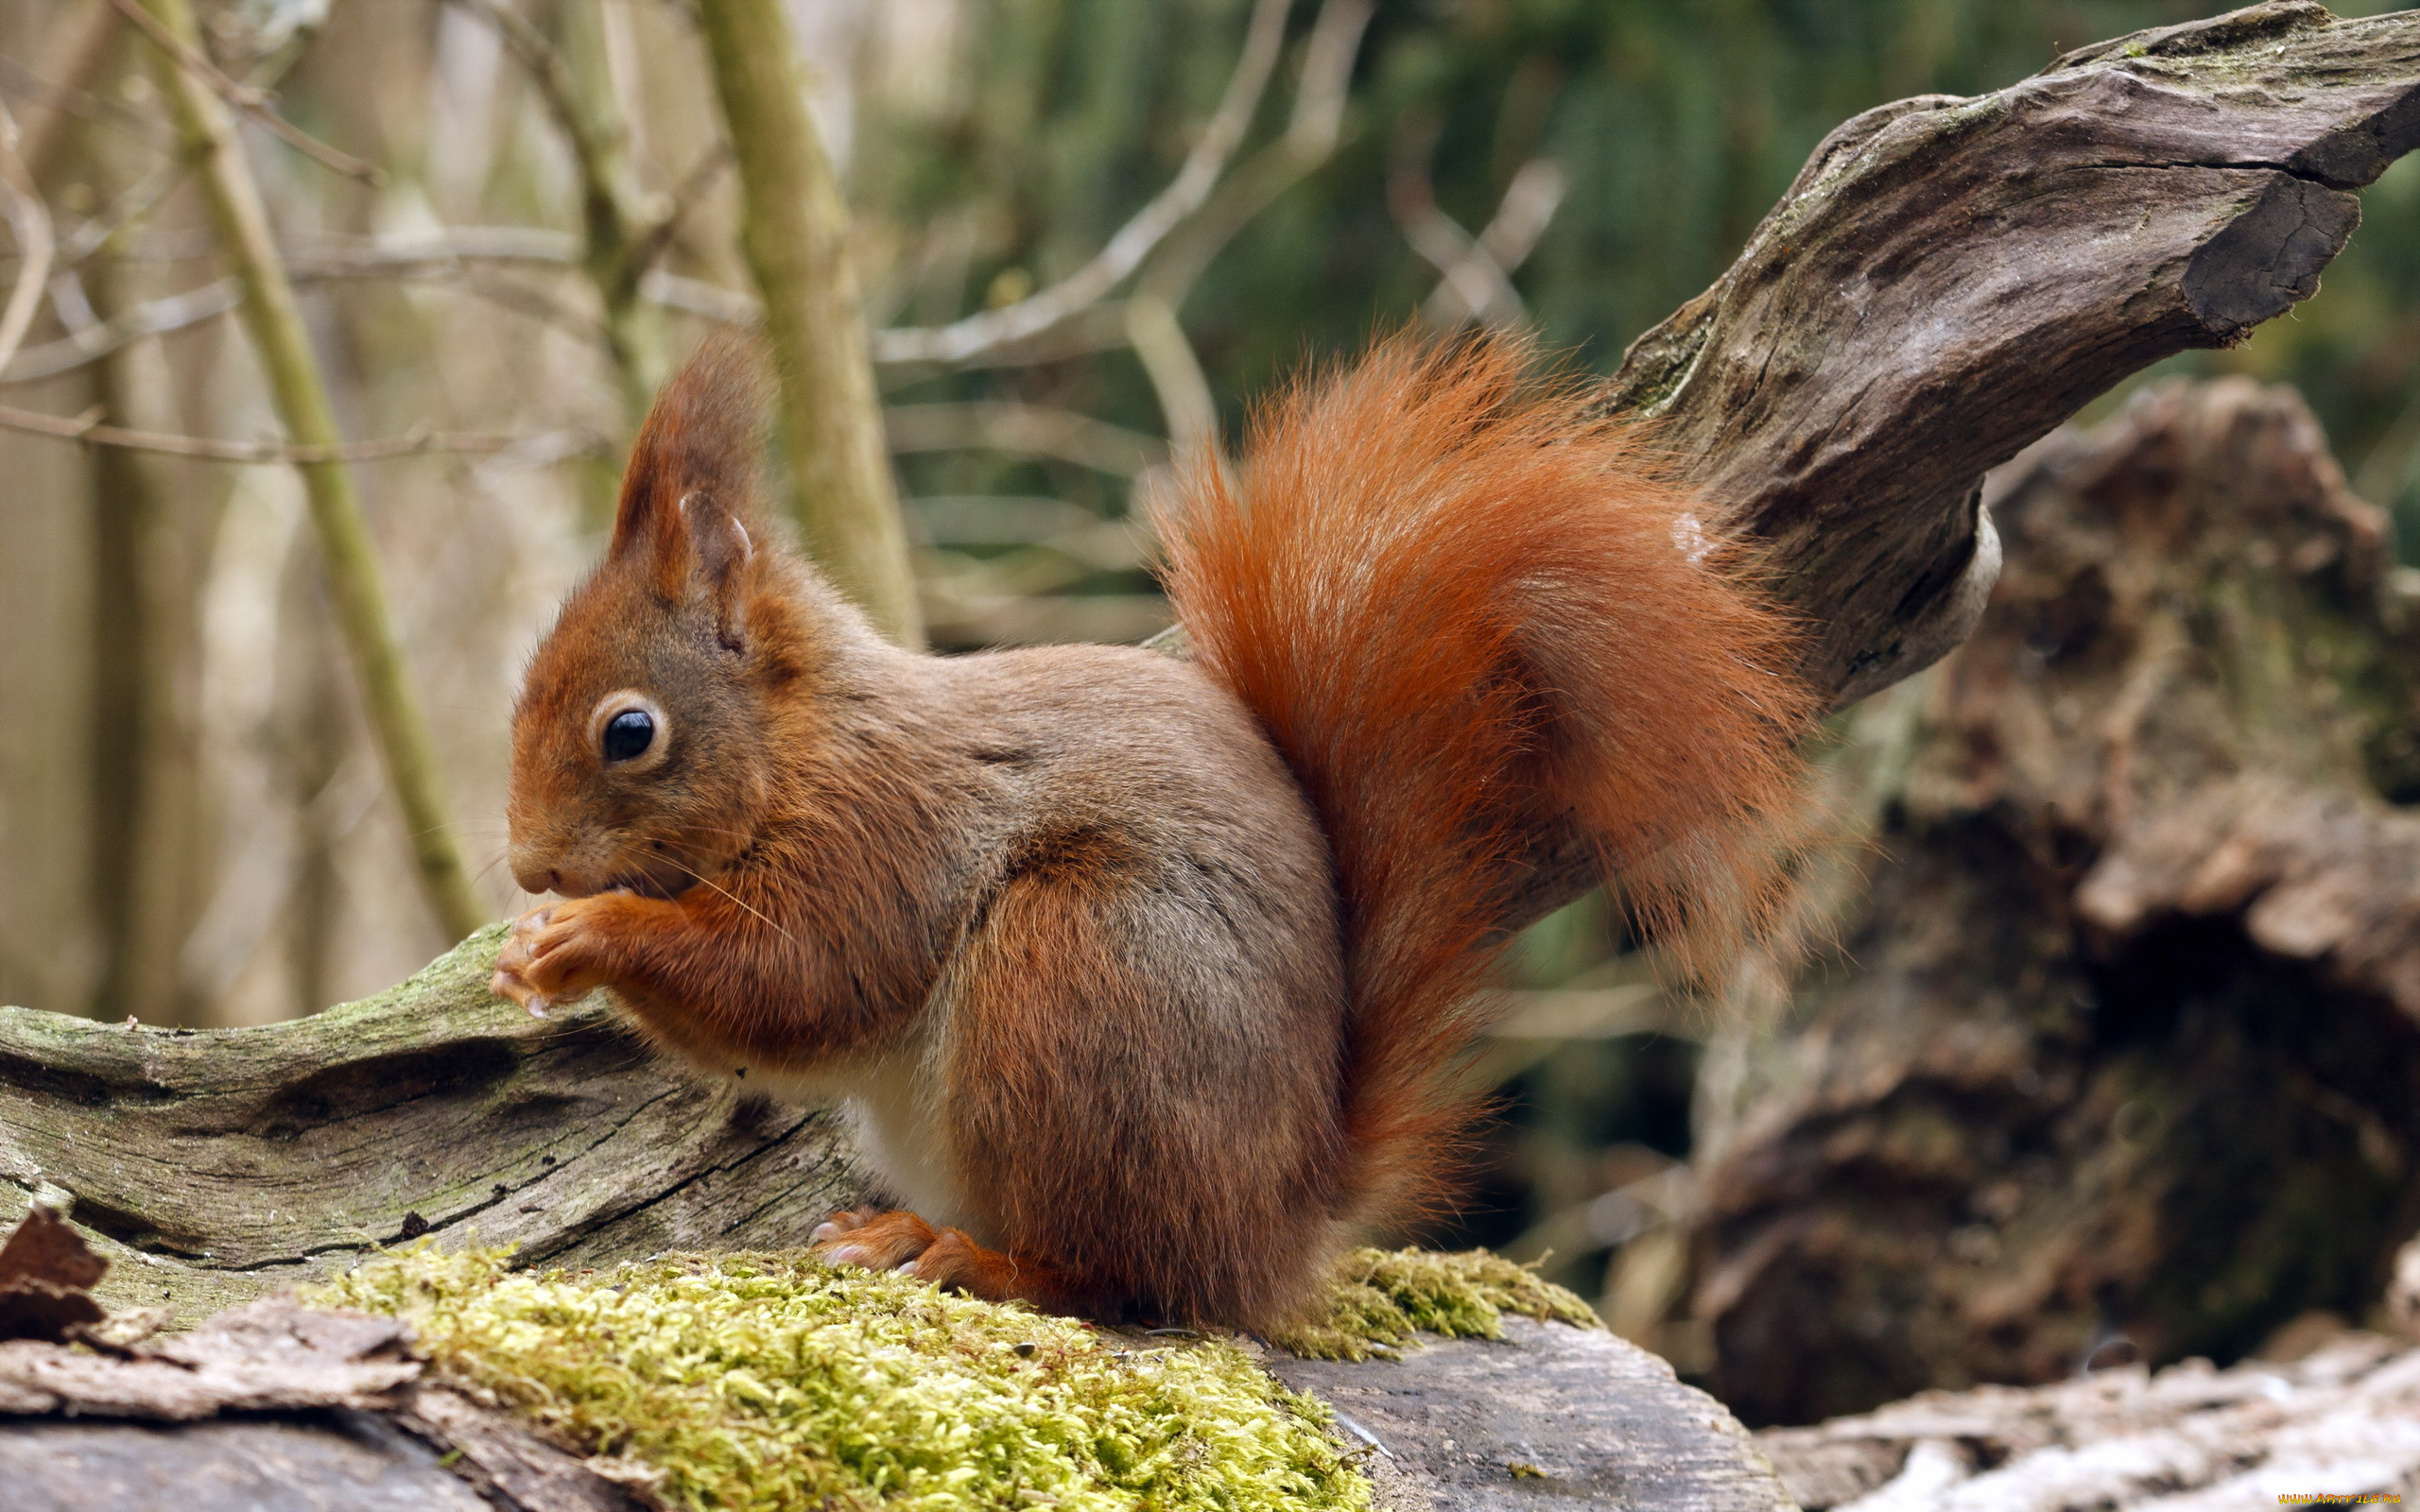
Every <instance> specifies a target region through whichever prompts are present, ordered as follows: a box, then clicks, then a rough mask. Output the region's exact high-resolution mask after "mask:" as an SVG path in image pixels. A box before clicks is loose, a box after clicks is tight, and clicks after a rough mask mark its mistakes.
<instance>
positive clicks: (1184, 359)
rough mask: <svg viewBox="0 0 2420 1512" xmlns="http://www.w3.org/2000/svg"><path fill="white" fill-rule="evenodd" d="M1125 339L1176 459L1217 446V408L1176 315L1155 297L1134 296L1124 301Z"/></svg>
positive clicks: (1198, 359) (1199, 363) (1143, 294)
mask: <svg viewBox="0 0 2420 1512" xmlns="http://www.w3.org/2000/svg"><path fill="white" fill-rule="evenodd" d="M1126 339H1127V340H1128V341H1129V342H1130V343H1131V344H1132V346H1133V348H1134V355H1135V356H1136V357H1137V358H1139V359H1140V360H1141V361H1142V364H1143V374H1144V376H1145V377H1147V378H1149V379H1150V382H1151V391H1152V393H1154V394H1156V395H1157V396H1158V397H1159V401H1160V414H1161V417H1162V418H1163V419H1165V420H1166V421H1167V423H1168V443H1169V445H1170V447H1171V448H1172V449H1173V450H1174V451H1176V452H1177V453H1178V455H1189V454H1191V453H1192V452H1193V451H1194V450H1195V449H1196V448H1197V447H1202V446H1212V447H1215V446H1217V445H1218V443H1219V404H1218V401H1217V400H1215V399H1213V398H1212V397H1211V394H1210V379H1209V376H1208V375H1207V374H1205V373H1204V372H1202V370H1201V358H1200V357H1198V356H1196V355H1194V352H1193V343H1192V342H1191V341H1188V340H1186V339H1185V335H1184V325H1183V324H1182V323H1181V322H1179V321H1178V319H1177V318H1176V309H1175V307H1174V306H1173V305H1171V304H1169V303H1168V301H1166V300H1164V299H1162V298H1160V297H1159V296H1158V295H1157V294H1149V293H1143V292H1140V291H1137V292H1136V293H1135V294H1134V295H1133V297H1132V298H1131V299H1129V300H1128V301H1126Z"/></svg>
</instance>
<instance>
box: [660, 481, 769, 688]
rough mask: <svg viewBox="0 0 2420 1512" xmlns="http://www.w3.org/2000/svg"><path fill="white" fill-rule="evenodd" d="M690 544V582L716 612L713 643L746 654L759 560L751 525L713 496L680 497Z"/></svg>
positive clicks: (682, 516) (694, 495)
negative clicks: (753, 572) (752, 567)
mask: <svg viewBox="0 0 2420 1512" xmlns="http://www.w3.org/2000/svg"><path fill="white" fill-rule="evenodd" d="M677 512H678V513H679V515H680V517H681V518H680V524H681V526H682V530H683V534H684V535H686V537H687V538H688V559H689V562H690V564H691V577H692V580H693V582H694V584H695V586H696V589H697V591H698V593H699V595H700V597H701V598H702V599H704V600H705V601H706V602H708V603H711V604H712V605H713V606H714V611H715V638H716V639H717V640H718V641H720V642H721V643H722V644H724V645H726V646H728V647H730V648H731V649H732V650H734V651H741V650H745V649H747V645H748V639H747V636H748V611H747V592H746V581H745V580H746V576H747V568H748V564H749V562H750V561H752V559H754V558H755V556H756V542H755V541H754V539H753V538H752V537H751V536H750V535H749V534H748V524H747V522H746V521H744V520H742V519H740V517H739V516H738V514H737V513H735V511H733V510H732V509H730V508H728V507H725V506H724V504H723V503H722V501H721V500H720V499H718V498H717V497H716V496H715V495H714V494H711V493H706V492H702V491H699V492H691V493H684V494H683V495H681V504H680V507H679V509H678V511H677Z"/></svg>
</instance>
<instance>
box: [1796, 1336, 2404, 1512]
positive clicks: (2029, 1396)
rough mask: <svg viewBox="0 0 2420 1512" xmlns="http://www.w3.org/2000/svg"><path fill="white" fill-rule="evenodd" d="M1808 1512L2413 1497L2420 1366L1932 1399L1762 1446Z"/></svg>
mask: <svg viewBox="0 0 2420 1512" xmlns="http://www.w3.org/2000/svg"><path fill="white" fill-rule="evenodd" d="M1756 1439H1757V1444H1758V1447H1760V1448H1761V1449H1763V1450H1764V1452H1765V1454H1766V1456H1767V1457H1768V1458H1770V1459H1771V1460H1772V1463H1773V1466H1774V1468H1775V1469H1778V1470H1779V1471H1780V1472H1781V1476H1782V1480H1783V1483H1784V1484H1785V1485H1787V1486H1789V1493H1790V1499H1791V1500H1792V1501H1794V1502H1796V1503H1799V1505H1801V1506H1803V1507H1805V1508H1806V1512H1826V1509H1827V1508H1833V1507H1838V1508H1840V1509H1841V1512H1917V1509H1919V1508H1931V1507H1945V1506H1961V1507H1963V1506H1992V1507H2026V1508H2029V1509H2031V1512H2131V1509H2134V1508H2137V1507H2141V1508H2150V1507H2170V1508H2172V1507H2181V1506H2196V1507H2208V1508H2217V1507H2251V1506H2275V1505H2277V1504H2278V1503H2281V1502H2283V1501H2285V1500H2286V1498H2287V1497H2290V1496H2310V1495H2313V1494H2314V1493H2317V1494H2320V1495H2326V1496H2331V1497H2334V1498H2336V1499H2337V1500H2338V1501H2339V1502H2340V1503H2349V1502H2350V1501H2351V1500H2352V1499H2353V1498H2355V1497H2360V1496H2370V1495H2377V1494H2380V1493H2384V1494H2387V1495H2393V1494H2394V1493H2396V1492H2402V1493H2405V1494H2407V1495H2408V1494H2409V1493H2410V1492H2411V1490H2412V1488H2413V1487H2414V1486H2420V1348H2415V1347H2413V1346H2412V1345H2411V1344H2409V1343H2406V1344H2404V1345H2402V1346H2400V1347H2398V1346H2397V1345H2396V1344H2395V1343H2394V1341H2392V1340H2389V1339H2386V1338H2382V1337H2380V1336H2378V1335H2377V1334H2374V1333H2359V1334H2352V1335H2348V1336H2347V1337H2345V1338H2342V1339H2341V1340H2338V1341H2337V1342H2336V1343H2334V1344H2332V1345H2330V1346H2328V1347H2327V1348H2326V1349H2321V1350H2319V1351H2317V1352H2315V1353H2313V1354H2311V1355H2309V1356H2308V1357H2306V1358H2304V1359H2301V1360H2297V1361H2293V1362H2291V1363H2261V1364H2256V1365H2244V1366H2237V1367H2236V1368H2234V1369H2231V1370H2213V1369H2211V1368H2210V1367H2209V1365H2208V1363H2207V1362H2205V1361H2195V1362H2193V1363H2191V1364H2189V1365H2182V1366H2172V1367H2170V1368H2169V1369H2167V1370H2163V1371H2161V1372H2159V1373H2158V1374H2157V1375H2152V1374H2150V1373H2149V1372H2147V1371H2145V1370H2144V1369H2143V1368H2142V1367H2141V1366H2128V1367H2125V1368H2121V1369H2114V1370H2104V1371H2099V1372H2096V1373H2094V1374H2092V1375H2088V1376H2083V1377H2080V1378H2078V1379H2075V1380H2071V1381H2066V1382H2061V1383H2058V1384H2056V1385H2048V1386H2038V1387H2034V1388H2032V1389H2031V1390H2026V1389H2021V1388H2016V1387H2009V1386H1986V1387H1983V1388H1982V1389H1980V1390H1977V1391H1966V1392H1947V1391H1928V1392H1927V1393H1925V1394H1924V1395H1923V1396H1921V1397H1917V1398H1915V1399H1914V1400H1910V1401H1902V1402H1895V1403H1893V1405H1891V1406H1888V1407H1885V1408H1883V1409H1882V1410H1881V1411H1879V1412H1876V1413H1872V1414H1869V1415H1867V1416H1865V1417H1843V1418H1839V1419H1836V1420H1834V1421H1832V1422H1827V1423H1824V1424H1823V1425H1821V1426H1820V1427H1814V1428H1782V1429H1773V1430H1771V1431H1768V1432H1766V1433H1763V1434H1759V1435H1756Z"/></svg>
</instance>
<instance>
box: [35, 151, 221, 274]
mask: <svg viewBox="0 0 2420 1512" xmlns="http://www.w3.org/2000/svg"><path fill="white" fill-rule="evenodd" d="M192 167H193V164H191V163H187V162H186V161H185V160H184V159H183V158H182V157H181V156H180V157H173V158H170V159H169V160H168V161H167V162H165V163H160V164H158V165H157V166H155V167H153V168H152V169H151V170H150V171H149V172H147V173H146V174H144V176H143V177H142V178H140V179H138V180H135V181H134V184H133V187H131V188H130V189H128V190H127V191H126V192H125V193H124V194H122V195H119V196H118V197H117V198H115V199H112V200H111V201H110V203H109V205H108V206H107V207H106V208H104V209H103V210H102V211H101V213H100V214H99V215H95V216H94V217H92V218H91V219H90V220H87V221H85V222H84V223H83V224H81V225H79V226H78V227H77V228H76V229H75V230H74V231H72V232H68V234H67V240H66V241H65V242H64V243H62V244H61V247H60V249H59V262H60V266H62V267H74V266H77V265H78V264H79V263H81V262H83V261H84V260H85V259H86V258H88V257H91V256H92V255H93V254H94V253H95V252H97V251H99V250H100V249H102V248H104V247H107V246H108V245H109V244H110V238H112V237H113V236H115V235H116V234H117V233H118V232H121V231H124V230H125V229H126V228H127V227H129V226H131V225H132V224H134V223H135V222H136V221H138V220H140V219H142V218H143V217H144V216H145V215H149V214H150V213H151V212H152V210H153V209H154V208H155V207H157V206H158V205H159V203H160V201H161V200H163V199H165V198H168V195H169V193H170V191H172V190H174V189H175V188H176V187H177V185H179V184H180V183H182V182H183V181H184V178H185V175H186V174H187V173H188V172H190V171H191V170H192Z"/></svg>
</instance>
